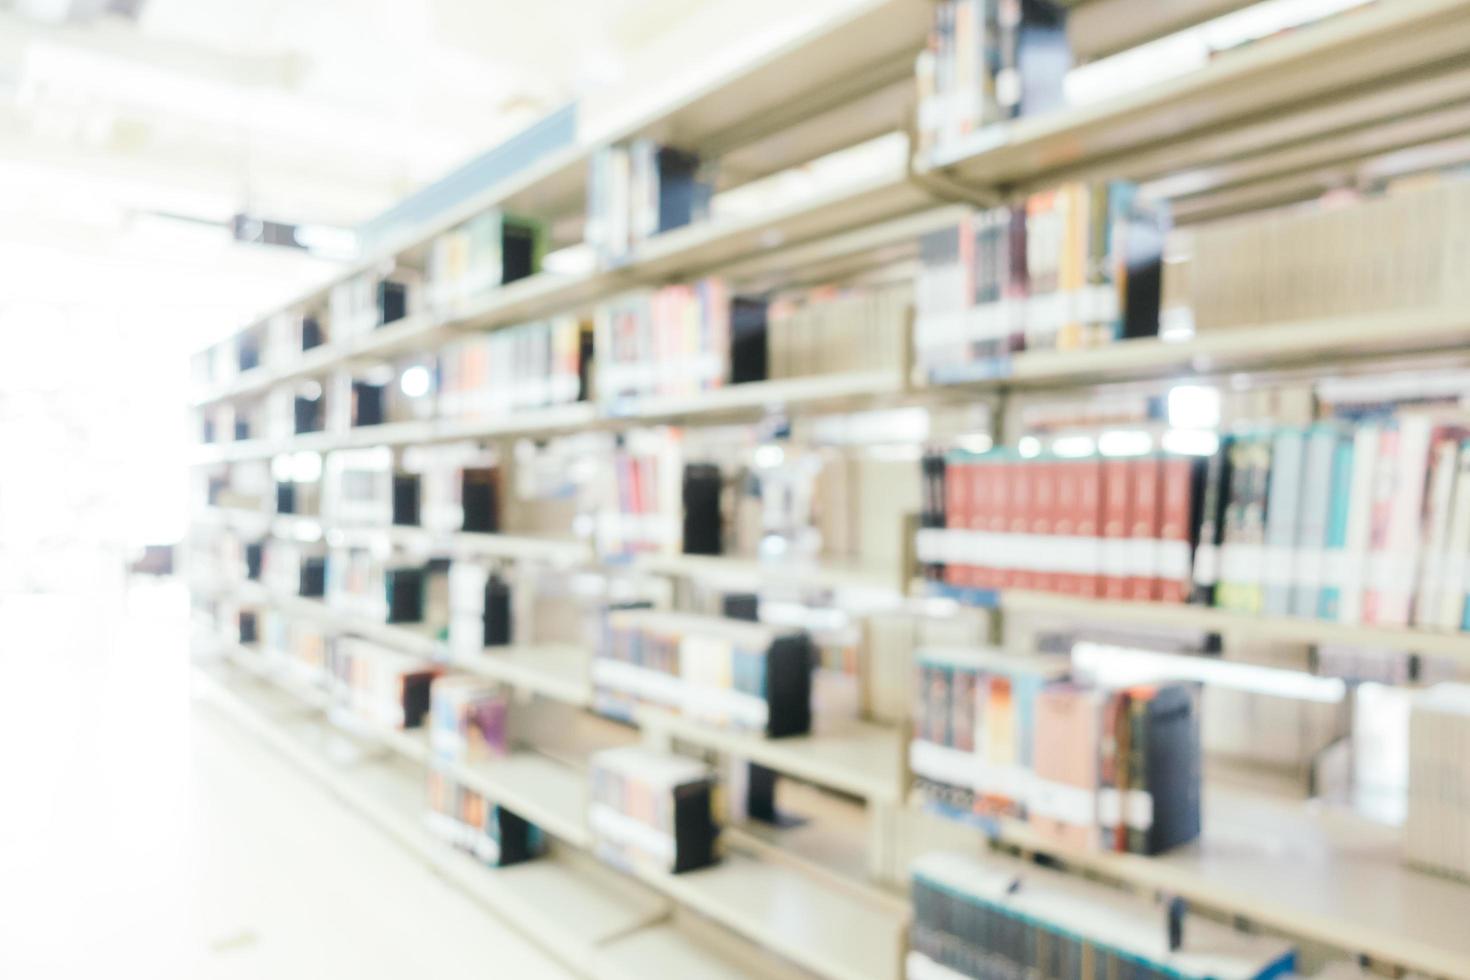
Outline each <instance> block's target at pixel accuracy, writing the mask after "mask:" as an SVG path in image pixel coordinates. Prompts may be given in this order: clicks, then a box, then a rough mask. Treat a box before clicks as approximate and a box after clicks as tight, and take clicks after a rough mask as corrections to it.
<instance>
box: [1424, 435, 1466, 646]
mask: <svg viewBox="0 0 1470 980" xmlns="http://www.w3.org/2000/svg"><path fill="white" fill-rule="evenodd" d="M1459 448H1460V446H1459V436H1458V433H1450V434H1446V435H1445V436H1444V437H1442V438H1440V439H1438V440H1437V441H1436V442H1435V444H1434V446H1433V449H1432V450H1431V453H1430V470H1429V481H1428V492H1427V498H1426V500H1425V506H1424V527H1423V533H1422V537H1421V541H1422V546H1421V549H1420V557H1419V562H1418V565H1419V568H1418V583H1419V587H1418V589H1417V591H1416V592H1415V595H1414V609H1413V623H1414V625H1415V626H1420V627H1428V626H1433V625H1434V623H1435V621H1436V620H1437V619H1438V610H1439V606H1440V601H1441V599H1440V597H1441V593H1442V591H1443V587H1444V581H1445V563H1446V559H1447V557H1448V544H1449V542H1448V538H1449V525H1450V511H1451V509H1452V507H1453V499H1454V492H1455V471H1456V470H1457V469H1458V467H1459Z"/></svg>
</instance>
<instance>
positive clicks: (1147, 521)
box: [1128, 456, 1163, 599]
mask: <svg viewBox="0 0 1470 980" xmlns="http://www.w3.org/2000/svg"><path fill="white" fill-rule="evenodd" d="M1128 466H1129V469H1130V471H1131V473H1132V483H1133V499H1132V500H1131V501H1130V507H1129V511H1128V517H1129V520H1128V525H1129V526H1128V538H1129V541H1128V548H1129V553H1130V560H1129V574H1128V598H1130V599H1156V598H1158V597H1157V596H1156V595H1155V594H1154V585H1155V584H1156V583H1155V581H1154V579H1155V573H1156V569H1157V566H1158V540H1159V527H1160V524H1161V523H1162V520H1161V519H1162V516H1163V507H1162V506H1161V505H1162V503H1163V501H1162V499H1161V494H1160V493H1159V490H1160V486H1159V484H1160V479H1159V477H1160V469H1161V468H1160V466H1159V458H1158V457H1157V456H1142V457H1139V458H1138V459H1131V460H1129V461H1128Z"/></svg>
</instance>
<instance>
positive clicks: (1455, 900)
mask: <svg viewBox="0 0 1470 980" xmlns="http://www.w3.org/2000/svg"><path fill="white" fill-rule="evenodd" d="M1203 825H1204V833H1203V836H1202V838H1201V839H1200V840H1199V841H1198V842H1196V843H1194V844H1192V845H1189V846H1186V847H1182V848H1178V849H1176V850H1174V851H1171V852H1169V853H1168V854H1165V855H1163V856H1161V857H1143V856H1141V855H1136V854H1115V853H1111V852H1102V851H1076V850H1072V849H1069V848H1059V847H1057V846H1055V845H1054V844H1052V843H1051V842H1050V841H1049V840H1047V839H1045V838H1043V837H1041V836H1040V835H1038V834H1036V833H1035V831H1033V830H1032V829H1031V828H1030V827H1029V826H1027V825H1026V824H1024V823H1020V822H1017V821H1006V822H1005V823H1004V824H1003V825H1002V826H1001V827H1000V829H999V832H998V837H999V839H1000V840H1002V841H1004V842H1005V843H1007V844H1010V845H1012V846H1015V847H1018V848H1020V849H1022V850H1023V851H1033V852H1037V853H1042V854H1050V855H1053V856H1055V857H1057V858H1059V859H1060V860H1062V861H1063V862H1065V863H1066V864H1069V865H1071V866H1073V867H1076V868H1082V869H1086V870H1088V871H1092V872H1096V873H1098V874H1102V875H1105V876H1107V877H1109V878H1114V879H1116V880H1119V881H1124V882H1128V883H1129V884H1132V885H1134V886H1136V887H1140V888H1144V889H1148V890H1155V889H1157V890H1160V891H1164V892H1168V893H1171V894H1175V895H1180V896H1182V897H1184V898H1186V899H1188V900H1189V901H1190V902H1192V903H1195V904H1197V905H1200V906H1203V907H1207V908H1212V909H1216V910H1219V911H1221V912H1225V913H1227V914H1231V915H1238V916H1240V917H1242V918H1244V919H1246V920H1248V921H1251V922H1255V923H1257V924H1259V925H1262V926H1265V927H1267V928H1271V929H1275V930H1279V931H1281V932H1283V933H1286V934H1288V935H1291V936H1297V937H1300V938H1303V939H1309V940H1314V941H1318V942H1321V943H1324V944H1326V945H1328V946H1334V947H1338V948H1346V949H1347V950H1349V951H1352V952H1355V953H1361V954H1364V955H1367V956H1370V957H1372V958H1374V959H1376V960H1380V961H1382V962H1385V963H1393V964H1398V965H1401V966H1404V967H1407V968H1409V969H1414V970H1422V971H1425V972H1427V973H1430V974H1433V975H1436V976H1446V977H1450V976H1455V977H1458V976H1470V932H1467V931H1466V929H1465V923H1466V922H1467V921H1470V887H1466V885H1465V884H1464V883H1463V882H1458V881H1453V880H1450V879H1448V878H1442V877H1438V876H1436V875H1432V874H1428V873H1425V872H1422V871H1416V870H1414V869H1412V868H1409V867H1407V866H1406V865H1405V864H1404V863H1403V858H1402V856H1401V853H1400V848H1399V842H1398V833H1397V832H1396V831H1395V830H1393V829H1392V828H1388V827H1383V826H1380V825H1376V824H1372V823H1370V822H1368V821H1366V820H1362V819H1360V818H1356V817H1352V816H1350V815H1347V814H1344V813H1339V812H1334V811H1332V810H1330V809H1326V808H1322V807H1319V806H1316V805H1313V804H1302V803H1296V802H1284V801H1279V800H1275V799H1271V798H1269V797H1264V796H1252V795H1247V794H1241V793H1234V792H1225V791H1221V790H1211V789H1210V788H1208V787H1207V788H1206V792H1205V813H1204V821H1203Z"/></svg>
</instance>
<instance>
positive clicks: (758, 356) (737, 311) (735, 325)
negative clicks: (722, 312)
mask: <svg viewBox="0 0 1470 980" xmlns="http://www.w3.org/2000/svg"><path fill="white" fill-rule="evenodd" d="M766 360H767V357H766V301H765V300H764V299H755V298H751V297H748V296H736V297H735V298H734V299H732V300H731V301H730V383H731V384H737V385H738V384H745V383H746V382H748V381H764V380H766Z"/></svg>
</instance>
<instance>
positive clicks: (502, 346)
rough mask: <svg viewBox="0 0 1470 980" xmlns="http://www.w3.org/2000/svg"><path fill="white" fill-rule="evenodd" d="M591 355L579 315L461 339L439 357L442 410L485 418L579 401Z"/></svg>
mask: <svg viewBox="0 0 1470 980" xmlns="http://www.w3.org/2000/svg"><path fill="white" fill-rule="evenodd" d="M591 356H592V352H591V337H590V335H588V334H586V333H584V331H583V324H582V322H581V321H580V320H578V319H577V318H576V317H574V316H563V317H557V318H556V319H553V320H544V321H540V322H537V323H525V324H522V325H520V326H517V327H509V328H506V329H504V330H497V331H495V332H494V333H486V334H480V335H477V336H473V337H471V338H469V339H466V340H461V341H457V342H455V343H453V344H450V345H448V346H447V347H445V348H444V350H443V352H442V353H441V354H440V357H439V414H440V415H441V416H443V417H445V418H485V417H488V416H495V415H504V414H507V413H509V412H514V411H519V410H523V409H533V408H545V407H547V406H550V405H565V404H568V403H571V402H575V401H578V400H579V399H581V398H582V397H583V395H584V388H583V382H584V379H585V376H586V366H587V364H588V363H589V362H590V360H591Z"/></svg>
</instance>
